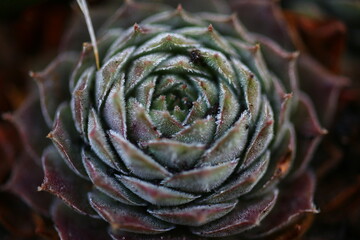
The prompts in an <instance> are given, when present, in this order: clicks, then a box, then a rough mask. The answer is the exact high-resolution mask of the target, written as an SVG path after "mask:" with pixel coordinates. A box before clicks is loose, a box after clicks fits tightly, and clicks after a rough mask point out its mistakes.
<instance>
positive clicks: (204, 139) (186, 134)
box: [171, 116, 216, 144]
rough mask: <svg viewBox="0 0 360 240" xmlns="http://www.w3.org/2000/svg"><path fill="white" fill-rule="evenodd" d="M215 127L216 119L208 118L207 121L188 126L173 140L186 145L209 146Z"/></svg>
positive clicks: (197, 121) (173, 137)
mask: <svg viewBox="0 0 360 240" xmlns="http://www.w3.org/2000/svg"><path fill="white" fill-rule="evenodd" d="M215 127H216V126H215V119H214V118H213V117H211V116H208V117H207V118H206V119H198V120H196V121H194V122H193V124H191V125H189V126H186V127H185V128H184V129H183V130H181V131H180V132H178V133H176V134H175V135H174V136H172V137H171V139H173V140H175V141H179V142H184V143H202V144H208V143H210V142H211V141H212V140H213V137H214V134H215Z"/></svg>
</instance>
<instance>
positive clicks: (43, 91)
mask: <svg viewBox="0 0 360 240" xmlns="http://www.w3.org/2000/svg"><path fill="white" fill-rule="evenodd" d="M77 59H78V57H77V55H76V54H74V53H64V54H61V55H59V56H58V57H57V58H56V59H55V60H54V61H53V62H52V63H51V64H50V65H49V66H48V67H47V68H46V69H45V70H44V71H42V72H39V73H31V77H33V78H34V79H35V80H36V82H37V83H38V86H39V92H40V99H41V109H42V113H43V116H44V119H45V121H46V123H47V124H48V126H49V127H51V126H52V124H53V121H54V118H55V114H56V110H57V107H58V106H59V105H60V104H61V103H62V102H63V101H65V100H66V99H68V98H69V92H68V79H69V78H70V76H69V73H71V71H72V70H73V68H74V66H75V63H76V60H77Z"/></svg>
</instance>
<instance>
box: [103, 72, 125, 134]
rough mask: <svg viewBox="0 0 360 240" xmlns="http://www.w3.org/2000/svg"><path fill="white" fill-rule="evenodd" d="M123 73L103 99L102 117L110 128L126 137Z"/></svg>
mask: <svg viewBox="0 0 360 240" xmlns="http://www.w3.org/2000/svg"><path fill="white" fill-rule="evenodd" d="M124 83H125V75H124V74H122V75H121V80H120V82H117V83H115V84H114V86H113V87H112V89H111V90H110V93H109V95H108V97H107V99H106V101H105V105H104V109H103V117H104V119H105V121H106V123H107V124H108V126H109V127H110V129H112V130H114V131H116V132H118V133H119V134H121V135H123V136H124V137H126V135H127V132H126V131H127V126H126V107H125V95H124Z"/></svg>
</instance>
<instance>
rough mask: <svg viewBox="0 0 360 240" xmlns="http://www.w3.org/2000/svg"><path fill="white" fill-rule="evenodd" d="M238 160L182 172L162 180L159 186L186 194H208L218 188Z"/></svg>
mask: <svg viewBox="0 0 360 240" xmlns="http://www.w3.org/2000/svg"><path fill="white" fill-rule="evenodd" d="M238 162H239V159H236V160H234V161H228V162H225V163H220V164H218V165H213V166H204V167H200V168H196V169H193V170H189V171H182V172H180V173H178V174H175V175H174V176H171V177H168V178H166V179H164V180H163V181H162V182H161V184H163V185H165V186H167V187H172V188H175V189H178V190H182V191H187V192H210V191H211V190H213V189H214V188H216V187H218V186H220V185H221V184H222V183H223V182H224V181H225V180H226V179H227V178H228V177H229V176H230V175H231V173H232V172H233V171H234V169H235V167H236V166H237V163H238Z"/></svg>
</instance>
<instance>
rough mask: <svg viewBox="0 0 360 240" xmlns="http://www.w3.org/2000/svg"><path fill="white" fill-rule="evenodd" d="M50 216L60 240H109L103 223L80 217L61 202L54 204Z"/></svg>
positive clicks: (98, 220)
mask: <svg viewBox="0 0 360 240" xmlns="http://www.w3.org/2000/svg"><path fill="white" fill-rule="evenodd" d="M51 215H52V219H53V221H54V223H55V226H56V230H57V232H58V234H59V237H60V238H61V239H62V240H73V239H89V240H98V239H103V240H110V236H107V226H106V224H105V222H104V221H102V220H101V219H93V218H89V217H87V216H82V215H80V214H78V213H76V212H74V211H73V210H72V209H71V208H69V207H67V206H66V205H65V204H63V203H61V202H56V203H55V204H54V206H53V208H52V211H51ZM70 223H71V224H70Z"/></svg>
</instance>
